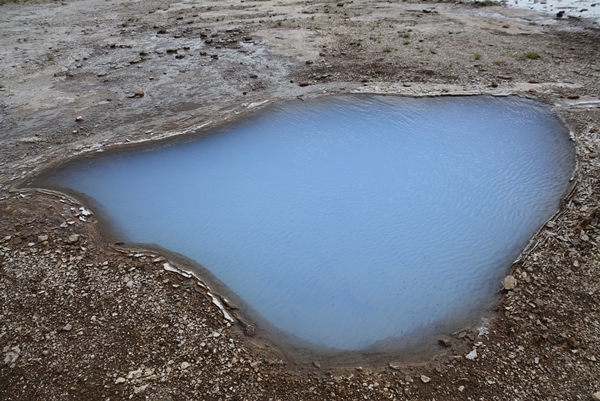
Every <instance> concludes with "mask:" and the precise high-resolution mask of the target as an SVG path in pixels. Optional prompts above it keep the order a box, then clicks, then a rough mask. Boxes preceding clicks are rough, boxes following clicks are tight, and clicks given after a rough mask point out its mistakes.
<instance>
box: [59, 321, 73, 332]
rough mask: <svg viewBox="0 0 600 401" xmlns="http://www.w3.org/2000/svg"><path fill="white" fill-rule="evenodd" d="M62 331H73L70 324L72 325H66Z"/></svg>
mask: <svg viewBox="0 0 600 401" xmlns="http://www.w3.org/2000/svg"><path fill="white" fill-rule="evenodd" d="M61 330H62V331H71V330H73V326H71V324H70V323H67V324H66V325H65V327H63V328H62V329H61Z"/></svg>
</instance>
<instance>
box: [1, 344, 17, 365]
mask: <svg viewBox="0 0 600 401" xmlns="http://www.w3.org/2000/svg"><path fill="white" fill-rule="evenodd" d="M3 351H4V352H5V354H4V363H5V364H7V365H10V364H13V363H15V362H16V361H17V359H19V356H20V355H21V349H20V348H19V347H18V346H17V347H12V348H10V347H4V349H3Z"/></svg>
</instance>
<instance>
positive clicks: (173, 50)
mask: <svg viewBox="0 0 600 401" xmlns="http://www.w3.org/2000/svg"><path fill="white" fill-rule="evenodd" d="M167 53H177V49H176V48H174V47H171V48H168V49H167Z"/></svg>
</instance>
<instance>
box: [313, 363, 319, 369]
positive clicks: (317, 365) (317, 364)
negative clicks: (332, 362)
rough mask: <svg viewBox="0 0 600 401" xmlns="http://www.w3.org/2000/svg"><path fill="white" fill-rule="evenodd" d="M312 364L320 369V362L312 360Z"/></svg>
mask: <svg viewBox="0 0 600 401" xmlns="http://www.w3.org/2000/svg"><path fill="white" fill-rule="evenodd" d="M313 365H314V367H315V368H317V369H321V364H320V363H319V362H317V361H314V362H313Z"/></svg>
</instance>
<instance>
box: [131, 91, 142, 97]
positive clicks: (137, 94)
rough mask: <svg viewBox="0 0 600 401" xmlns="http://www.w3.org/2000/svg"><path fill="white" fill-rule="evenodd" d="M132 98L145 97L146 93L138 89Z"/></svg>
mask: <svg viewBox="0 0 600 401" xmlns="http://www.w3.org/2000/svg"><path fill="white" fill-rule="evenodd" d="M132 97H144V91H143V90H141V89H138V90H136V91H135V93H134V94H133V96H132Z"/></svg>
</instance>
